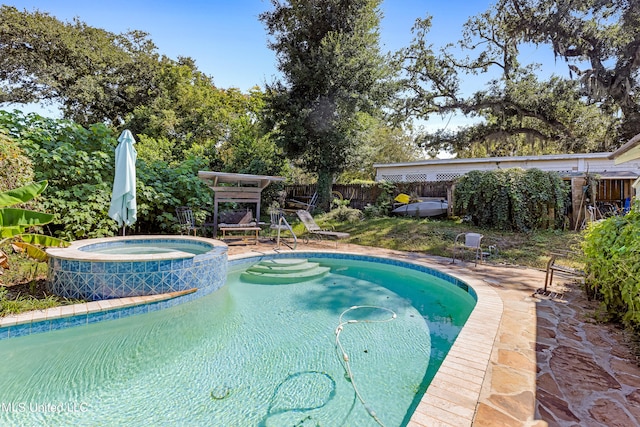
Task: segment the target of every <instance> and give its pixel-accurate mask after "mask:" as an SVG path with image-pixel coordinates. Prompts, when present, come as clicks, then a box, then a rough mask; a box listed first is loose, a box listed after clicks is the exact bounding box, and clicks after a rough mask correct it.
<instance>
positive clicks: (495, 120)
mask: <svg viewBox="0 0 640 427" xmlns="http://www.w3.org/2000/svg"><path fill="white" fill-rule="evenodd" d="M520 21H521V20H520V18H519V17H518V16H517V15H515V14H513V13H510V12H509V10H508V9H505V8H493V9H491V10H489V11H487V12H484V13H482V14H480V15H478V16H475V17H472V18H470V19H469V20H468V21H467V22H466V23H465V25H464V31H463V37H462V40H460V41H459V42H458V44H457V48H459V51H456V50H455V49H456V46H454V45H453V44H450V45H448V46H446V47H445V48H444V49H442V51H441V52H440V53H439V54H436V53H435V52H434V51H433V50H432V47H431V46H430V45H429V44H428V42H427V35H428V31H429V29H430V18H426V19H419V20H417V21H416V25H415V27H414V32H415V34H416V35H415V38H414V40H413V42H412V43H411V45H410V46H409V47H408V48H406V49H403V50H402V51H401V52H400V56H399V61H401V62H402V63H403V64H404V68H405V71H406V80H405V86H406V87H407V93H408V94H407V96H406V98H405V100H404V103H403V104H401V107H402V109H403V110H404V114H405V115H409V114H410V115H414V116H417V117H420V118H428V116H429V115H431V114H434V113H438V114H449V113H453V112H462V113H463V114H465V115H467V116H470V117H481V118H482V119H483V121H482V122H481V123H479V124H477V125H473V126H470V127H467V128H465V129H462V130H461V131H459V132H450V131H444V130H441V131H438V132H436V133H433V134H427V135H425V136H424V137H423V139H422V141H423V144H424V147H425V148H426V149H427V150H428V151H430V152H431V151H435V152H438V151H440V150H443V149H444V150H447V151H453V152H455V153H456V154H457V155H458V156H460V157H468V156H482V155H492V156H499V155H518V154H519V155H523V154H543V153H553V152H588V151H594V150H608V149H611V148H612V147H615V146H617V140H616V138H615V135H616V125H617V120H616V117H615V115H613V114H611V112H609V111H603V110H602V109H601V108H600V106H599V105H595V104H590V103H588V102H587V100H586V99H585V98H584V96H583V95H582V94H581V92H580V90H579V87H578V85H577V84H576V83H575V82H573V81H571V80H567V79H563V78H560V77H557V76H553V77H551V78H550V79H549V80H547V81H539V80H538V78H537V77H536V73H537V69H538V68H539V65H538V64H527V65H522V64H521V63H520V61H519V59H518V56H519V49H520V44H521V43H522V42H523V40H522V38H521V37H520V36H518V34H516V32H517V31H519V30H520V29H521V27H522V25H521V22H520ZM460 54H467V56H466V57H463V58H460V57H459V56H460ZM470 75H491V76H492V77H491V79H490V80H488V82H487V87H486V89H484V90H478V91H476V92H475V93H473V94H472V95H471V96H467V97H465V96H463V95H462V94H461V90H460V82H461V80H462V79H463V78H465V76H470ZM586 118H589V120H585V119H586Z"/></svg>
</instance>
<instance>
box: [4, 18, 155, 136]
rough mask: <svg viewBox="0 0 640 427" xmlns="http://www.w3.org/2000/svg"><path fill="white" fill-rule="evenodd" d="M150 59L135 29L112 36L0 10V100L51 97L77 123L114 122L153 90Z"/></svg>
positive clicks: (144, 40) (142, 36)
mask: <svg viewBox="0 0 640 427" xmlns="http://www.w3.org/2000/svg"><path fill="white" fill-rule="evenodd" d="M158 56H159V55H158V54H157V52H156V46H155V45H154V44H153V43H152V42H151V41H150V40H149V39H148V38H147V34H146V33H144V32H141V31H130V32H127V33H125V34H120V35H117V34H112V33H110V32H107V31H104V30H102V29H98V28H93V27H90V26H88V25H86V24H84V23H82V22H80V21H79V20H77V19H75V20H74V21H73V23H63V22H61V21H59V20H57V19H56V18H54V17H52V16H50V15H49V14H47V13H42V12H38V11H36V12H33V13H29V12H26V11H24V12H21V11H18V10H17V9H16V8H15V7H11V6H1V7H0V103H30V102H43V101H44V102H51V103H54V102H57V103H59V104H60V105H61V107H62V111H63V114H64V117H65V118H67V119H71V120H74V121H76V122H77V123H79V124H81V125H84V126H89V125H91V124H93V123H98V122H106V123H107V124H112V125H114V126H120V125H122V123H123V121H124V118H125V116H126V115H127V114H128V113H130V112H132V111H133V110H134V108H135V107H137V106H139V105H144V104H146V103H148V102H150V100H151V99H153V98H154V97H155V96H156V95H157V92H156V90H155V88H154V86H153V83H154V78H153V77H154V75H155V73H156V71H157V68H158V64H159V62H158Z"/></svg>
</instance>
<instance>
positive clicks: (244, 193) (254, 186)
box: [198, 171, 285, 236]
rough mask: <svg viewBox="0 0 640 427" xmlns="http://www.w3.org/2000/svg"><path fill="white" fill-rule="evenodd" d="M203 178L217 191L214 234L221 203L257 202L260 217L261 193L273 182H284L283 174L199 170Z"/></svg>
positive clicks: (214, 210) (257, 214)
mask: <svg viewBox="0 0 640 427" xmlns="http://www.w3.org/2000/svg"><path fill="white" fill-rule="evenodd" d="M198 178H200V179H201V180H203V181H204V182H205V183H206V184H207V186H209V188H211V189H212V190H213V192H214V193H215V196H214V200H213V235H214V236H215V235H216V234H217V232H218V204H219V203H227V202H231V203H255V204H256V218H260V195H261V193H262V190H264V189H265V188H267V186H268V185H269V184H271V183H272V182H282V181H284V180H285V179H284V178H283V177H281V176H265V175H249V174H243V173H227V172H210V171H199V172H198Z"/></svg>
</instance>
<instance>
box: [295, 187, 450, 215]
mask: <svg viewBox="0 0 640 427" xmlns="http://www.w3.org/2000/svg"><path fill="white" fill-rule="evenodd" d="M393 185H394V186H395V191H394V193H395V194H394V195H397V194H400V193H405V194H409V195H415V196H418V197H442V198H443V199H445V200H446V199H447V190H448V189H451V187H452V185H453V183H452V182H451V181H438V182H397V183H394V184H393ZM331 190H332V191H333V192H335V193H336V195H337V193H340V195H341V196H342V198H343V199H345V200H350V203H349V206H350V207H352V208H355V209H364V207H365V206H367V204H371V205H373V204H375V203H376V201H377V200H378V197H380V195H381V194H382V193H383V192H384V189H383V188H382V186H381V185H380V184H379V183H373V184H333V186H332V188H331ZM315 191H316V186H315V185H287V187H286V192H287V196H286V198H287V199H297V200H300V199H304V197H308V196H311V195H312V194H313V193H314V192H315Z"/></svg>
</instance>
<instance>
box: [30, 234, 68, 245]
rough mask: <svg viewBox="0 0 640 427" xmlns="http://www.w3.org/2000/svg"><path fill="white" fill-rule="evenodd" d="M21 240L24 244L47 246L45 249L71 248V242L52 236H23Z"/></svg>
mask: <svg viewBox="0 0 640 427" xmlns="http://www.w3.org/2000/svg"><path fill="white" fill-rule="evenodd" d="M20 238H21V239H22V241H23V242H26V243H31V244H32V245H38V246H45V247H49V248H51V247H57V248H66V247H67V246H69V244H70V243H69V242H67V241H66V240H62V239H57V238H55V237H51V236H45V235H44V234H21V235H20Z"/></svg>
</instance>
